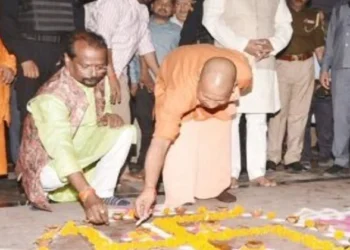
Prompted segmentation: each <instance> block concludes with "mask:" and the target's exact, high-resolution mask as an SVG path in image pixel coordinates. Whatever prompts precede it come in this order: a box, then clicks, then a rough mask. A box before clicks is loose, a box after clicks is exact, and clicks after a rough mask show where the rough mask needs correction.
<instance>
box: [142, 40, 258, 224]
mask: <svg viewBox="0 0 350 250" xmlns="http://www.w3.org/2000/svg"><path fill="white" fill-rule="evenodd" d="M251 80H252V72H251V68H250V66H249V63H248V61H247V60H246V58H245V57H244V56H243V55H242V54H241V53H239V52H236V51H231V50H228V49H222V48H216V47H214V46H212V45H205V44H197V45H188V46H181V47H179V48H177V49H175V50H174V51H173V52H171V53H170V54H169V55H168V56H167V57H166V58H165V59H164V61H163V63H162V65H161V69H160V74H159V75H158V77H157V81H156V85H155V100H156V103H155V119H156V124H155V132H154V136H153V139H152V142H151V145H150V147H149V149H148V152H147V158H146V163H145V170H146V178H145V179H146V180H145V186H144V190H143V192H142V193H141V194H140V196H139V197H138V199H137V200H136V209H137V212H138V215H139V216H140V217H141V218H143V217H144V216H148V215H149V214H150V209H151V206H152V204H153V203H154V202H155V199H156V187H157V183H158V179H159V176H160V173H161V170H162V169H163V166H164V170H163V183H164V189H165V207H169V208H176V207H179V206H182V205H184V204H188V203H194V202H195V199H196V198H197V199H208V198H213V197H216V198H217V199H218V200H219V201H222V202H225V203H231V202H235V201H236V197H235V196H234V195H232V194H230V193H229V192H227V188H229V186H230V159H231V152H230V151H231V150H230V148H231V147H230V144H231V143H230V136H229V134H230V131H231V129H230V127H231V123H232V117H233V116H234V115H235V106H236V103H235V101H236V100H237V98H238V94H239V92H238V91H239V90H238V87H237V84H238V86H239V87H240V88H249V86H250V84H251Z"/></svg>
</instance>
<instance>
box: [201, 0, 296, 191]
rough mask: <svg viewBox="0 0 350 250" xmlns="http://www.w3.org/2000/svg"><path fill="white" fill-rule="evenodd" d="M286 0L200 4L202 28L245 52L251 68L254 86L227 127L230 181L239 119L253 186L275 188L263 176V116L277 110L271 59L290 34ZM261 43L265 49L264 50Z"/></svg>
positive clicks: (237, 168) (235, 168)
mask: <svg viewBox="0 0 350 250" xmlns="http://www.w3.org/2000/svg"><path fill="white" fill-rule="evenodd" d="M291 22H292V18H291V14H290V11H289V9H288V7H287V5H286V2H285V0H220V1H217V0H205V2H204V16H203V24H204V26H205V27H206V28H207V29H208V31H209V32H210V33H211V35H212V36H213V37H214V39H215V40H216V45H217V46H223V47H226V48H230V49H235V50H238V51H240V52H244V53H245V54H246V56H247V57H248V59H249V61H250V63H251V66H252V68H253V87H252V89H251V91H250V92H248V93H246V94H245V95H243V96H242V97H241V98H240V101H239V102H240V103H239V106H238V114H237V116H236V118H235V120H234V122H233V125H232V126H233V127H232V183H233V186H237V179H238V177H239V174H240V172H241V153H240V141H239V121H240V118H241V115H242V114H245V115H246V120H247V170H248V174H249V178H250V180H251V181H252V182H255V183H257V184H258V185H261V186H274V185H275V183H273V182H271V181H269V180H267V179H266V178H265V172H266V166H265V164H266V144H267V143H266V132H267V124H266V119H267V117H266V115H267V114H268V113H275V112H277V111H278V110H279V109H280V100H279V93H278V82H277V75H276V71H275V57H274V56H275V55H276V54H277V53H278V52H280V51H281V50H282V49H283V48H285V47H286V46H287V44H288V43H289V41H290V38H291V35H292V27H291ZM265 45H266V46H267V47H265Z"/></svg>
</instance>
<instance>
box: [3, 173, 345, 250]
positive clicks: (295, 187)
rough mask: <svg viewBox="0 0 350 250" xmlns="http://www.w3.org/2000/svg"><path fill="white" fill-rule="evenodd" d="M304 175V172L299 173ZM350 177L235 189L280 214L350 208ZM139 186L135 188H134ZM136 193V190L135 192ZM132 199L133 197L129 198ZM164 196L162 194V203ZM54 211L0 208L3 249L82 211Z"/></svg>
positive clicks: (245, 201)
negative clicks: (303, 210)
mask: <svg viewBox="0 0 350 250" xmlns="http://www.w3.org/2000/svg"><path fill="white" fill-rule="evenodd" d="M299 177H301V176H299ZM349 189H350V180H348V179H343V180H324V181H318V182H306V183H298V182H294V183H291V182H286V183H285V184H282V185H280V186H278V187H276V188H258V187H249V188H240V189H238V190H234V191H233V192H234V193H235V194H236V196H237V199H238V202H237V204H240V205H242V206H244V207H245V208H247V209H251V210H255V209H259V208H261V209H263V210H264V211H275V212H277V214H278V216H279V217H282V218H283V217H286V216H288V215H290V214H292V213H293V212H296V211H298V210H300V209H301V208H304V207H307V208H312V209H322V208H334V209H337V210H341V211H342V210H348V209H350V198H349V191H348V190H349ZM135 190H136V188H135ZM135 194H136V193H135ZM130 200H131V201H133V198H130ZM162 200H163V197H162V196H160V197H159V203H161V202H162ZM196 205H205V206H207V207H209V208H210V207H212V208H215V207H216V206H220V205H223V204H220V203H219V202H217V201H216V200H206V201H198V203H197V204H196ZM53 206H54V212H53V213H48V212H41V211H32V210H31V209H30V208H29V207H28V206H17V207H9V208H0V249H11V250H17V249H18V250H22V249H23V250H27V249H35V246H34V245H33V243H34V241H35V240H36V239H37V237H39V236H40V235H41V234H42V233H43V232H44V229H45V227H46V226H48V225H62V224H64V222H66V221H67V220H82V219H83V218H84V215H83V211H82V209H81V207H80V205H79V204H78V203H70V204H54V205H53Z"/></svg>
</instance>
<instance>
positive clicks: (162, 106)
mask: <svg viewBox="0 0 350 250" xmlns="http://www.w3.org/2000/svg"><path fill="white" fill-rule="evenodd" d="M168 66H169V65H168V62H167V61H164V62H163V64H162V67H161V69H160V72H159V75H158V78H157V81H156V86H155V100H156V102H155V119H156V124H155V132H154V137H156V138H157V137H158V138H163V139H167V140H171V141H174V140H175V139H176V138H177V136H178V135H179V132H180V126H181V122H182V118H183V116H184V114H185V113H186V112H188V111H189V110H190V109H191V106H193V102H194V99H193V93H192V92H191V90H190V89H189V88H184V87H181V85H182V84H185V81H184V80H183V79H181V78H182V75H183V74H176V73H174V71H173V70H174V69H172V70H170V71H169V70H168Z"/></svg>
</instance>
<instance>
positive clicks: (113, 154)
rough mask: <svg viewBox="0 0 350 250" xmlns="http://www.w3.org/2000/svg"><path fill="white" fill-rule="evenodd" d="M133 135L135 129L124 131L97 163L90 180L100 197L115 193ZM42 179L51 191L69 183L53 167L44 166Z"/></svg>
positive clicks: (43, 184)
mask: <svg viewBox="0 0 350 250" xmlns="http://www.w3.org/2000/svg"><path fill="white" fill-rule="evenodd" d="M133 137H134V134H133V130H131V129H126V130H125V131H123V132H122V133H121V135H120V136H119V137H118V139H117V141H116V143H115V144H114V146H113V147H112V149H111V150H110V151H109V152H108V153H107V154H106V155H105V156H103V157H102V158H101V159H100V161H99V162H98V163H97V164H96V167H95V169H94V173H93V177H92V178H91V180H88V181H89V182H90V185H91V187H93V188H94V189H95V191H96V194H97V195H98V196H99V197H101V198H109V197H112V196H113V195H114V189H115V187H116V185H117V180H118V177H119V173H120V170H121V168H122V167H123V165H124V162H125V160H126V158H127V156H128V153H129V150H130V146H131V144H132V141H133ZM40 181H41V184H42V186H43V189H44V191H45V192H51V191H54V190H56V189H59V188H62V187H64V186H65V185H67V183H62V182H61V181H60V179H59V178H58V175H57V173H56V171H55V170H54V169H53V168H51V167H44V168H43V170H42V172H41V174H40Z"/></svg>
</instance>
